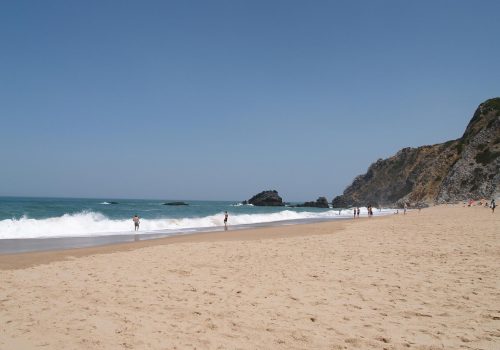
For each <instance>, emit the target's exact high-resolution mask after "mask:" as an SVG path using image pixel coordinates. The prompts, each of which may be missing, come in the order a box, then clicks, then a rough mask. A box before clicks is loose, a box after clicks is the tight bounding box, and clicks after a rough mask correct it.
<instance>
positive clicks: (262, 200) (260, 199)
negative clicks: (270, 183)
mask: <svg viewBox="0 0 500 350" xmlns="http://www.w3.org/2000/svg"><path fill="white" fill-rule="evenodd" d="M248 204H253V205H255V206H270V207H281V206H284V203H283V199H282V198H281V197H280V196H279V195H278V191H262V192H261V193H259V194H256V195H255V196H253V197H252V198H250V199H249V200H248Z"/></svg>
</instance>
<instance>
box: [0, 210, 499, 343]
mask: <svg viewBox="0 0 500 350" xmlns="http://www.w3.org/2000/svg"><path fill="white" fill-rule="evenodd" d="M0 268H2V270H0V349H35V348H36V349H39V348H40V349H194V348H197V349H356V348H359V349H407V348H410V349H500V213H495V214H491V211H490V210H488V209H485V208H476V207H474V208H463V207H436V208H431V209H425V210H422V211H421V212H420V213H419V212H416V211H415V212H411V213H409V214H408V215H401V214H400V215H394V216H390V217H385V218H373V219H360V220H352V221H349V222H343V223H321V224H311V225H296V226H286V227H273V228H267V229H257V230H248V231H238V232H228V233H222V234H206V235H196V236H192V237H184V238H182V239H179V238H178V239H174V240H169V239H166V240H159V241H150V242H137V243H136V244H123V245H119V246H112V247H100V248H92V249H82V250H72V251H65V252H49V253H35V254H21V255H10V256H0Z"/></svg>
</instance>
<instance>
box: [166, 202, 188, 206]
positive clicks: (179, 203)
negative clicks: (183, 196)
mask: <svg viewBox="0 0 500 350" xmlns="http://www.w3.org/2000/svg"><path fill="white" fill-rule="evenodd" d="M163 205H189V204H187V203H186V202H167V203H163Z"/></svg>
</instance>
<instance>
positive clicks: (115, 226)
mask: <svg viewBox="0 0 500 350" xmlns="http://www.w3.org/2000/svg"><path fill="white" fill-rule="evenodd" d="M364 212H366V209H365V208H362V213H364ZM388 213H392V211H390V210H382V211H380V212H379V211H378V210H377V211H376V212H375V215H384V214H388ZM351 216H352V210H349V209H347V210H342V211H341V212H339V211H338V210H328V211H324V212H297V211H293V210H283V211H280V212H277V213H267V214H234V215H232V214H231V213H230V216H229V223H230V224H231V225H249V224H258V223H270V222H279V221H286V220H301V219H338V218H349V217H351ZM223 219H224V215H223V214H222V213H219V214H216V215H210V216H205V217H198V218H180V219H174V218H161V219H141V225H140V229H141V230H140V233H146V232H156V231H162V230H173V231H179V230H188V229H207V228H214V227H218V226H223V224H224V223H223ZM131 231H133V224H132V220H131V219H110V218H108V217H106V216H105V215H103V214H102V213H99V212H93V211H83V212H80V213H76V214H64V215H62V216H59V217H51V218H46V219H32V218H29V217H26V216H23V217H21V218H19V219H16V218H13V219H5V220H1V221H0V239H7V238H48V237H78V236H102V235H113V234H123V233H130V232H131Z"/></svg>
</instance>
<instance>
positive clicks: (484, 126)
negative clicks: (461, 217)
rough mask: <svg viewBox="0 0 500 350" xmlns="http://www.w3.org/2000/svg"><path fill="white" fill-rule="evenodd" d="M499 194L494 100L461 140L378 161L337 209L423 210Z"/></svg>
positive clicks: (499, 120) (499, 113) (499, 109)
mask: <svg viewBox="0 0 500 350" xmlns="http://www.w3.org/2000/svg"><path fill="white" fill-rule="evenodd" d="M499 195H500V98H493V99H490V100H487V101H485V102H484V103H482V104H480V105H479V107H478V108H477V110H476V112H475V113H474V116H473V118H472V119H471V121H470V122H469V125H468V126H467V128H466V130H465V132H464V134H463V136H462V137H461V138H459V139H457V140H452V141H448V142H445V143H441V144H436V145H432V146H422V147H418V148H404V149H402V150H400V151H399V152H398V153H397V154H396V155H394V156H393V157H390V158H387V159H379V160H377V161H376V162H375V163H373V164H372V165H371V166H370V167H369V168H368V171H367V172H366V174H364V175H360V176H358V177H356V178H355V179H354V181H353V183H352V184H351V185H350V186H349V187H347V189H346V190H345V191H344V193H343V194H342V195H341V196H337V197H336V198H335V199H334V200H333V202H332V204H333V207H348V206H358V205H367V204H374V205H377V204H379V205H385V206H400V205H402V204H403V203H405V202H406V203H410V204H411V205H421V204H436V203H445V202H456V201H462V200H467V199H469V198H476V199H482V198H486V199H491V198H492V197H498V196H499Z"/></svg>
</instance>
